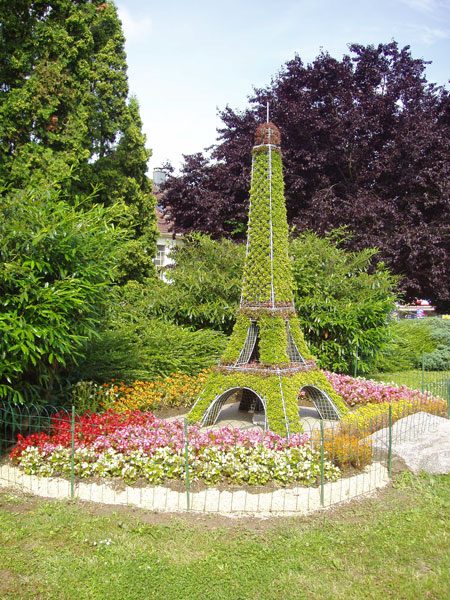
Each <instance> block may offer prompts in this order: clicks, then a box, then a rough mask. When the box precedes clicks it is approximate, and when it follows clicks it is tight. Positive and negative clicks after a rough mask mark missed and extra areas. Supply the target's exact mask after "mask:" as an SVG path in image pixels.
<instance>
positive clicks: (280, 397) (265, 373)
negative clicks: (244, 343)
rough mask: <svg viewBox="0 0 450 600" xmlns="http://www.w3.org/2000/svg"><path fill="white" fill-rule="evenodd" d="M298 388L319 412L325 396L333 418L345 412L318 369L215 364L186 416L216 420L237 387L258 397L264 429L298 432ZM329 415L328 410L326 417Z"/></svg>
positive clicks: (193, 421) (346, 409)
mask: <svg viewBox="0 0 450 600" xmlns="http://www.w3.org/2000/svg"><path fill="white" fill-rule="evenodd" d="M302 388H303V389H304V391H305V392H306V393H307V394H308V395H309V396H310V397H311V399H312V400H313V402H314V404H315V405H316V407H317V408H318V409H319V406H320V411H323V412H324V413H325V405H326V399H327V398H328V399H329V400H331V404H332V405H333V407H334V409H335V410H336V415H334V418H339V416H342V415H344V414H345V413H347V412H348V408H347V406H346V405H345V403H344V401H343V400H342V398H341V397H340V396H339V395H338V394H337V393H336V392H335V391H334V389H333V387H332V385H331V384H330V382H329V381H328V379H327V378H326V377H325V375H324V373H322V371H320V370H319V369H308V370H295V371H288V370H286V371H283V370H281V369H279V370H276V369H273V370H270V369H267V370H262V369H249V370H248V371H243V370H233V369H227V368H221V367H218V368H216V369H214V370H213V371H212V373H211V375H210V376H209V378H208V380H207V382H206V386H205V388H204V390H203V392H202V393H201V395H200V397H199V398H198V400H197V402H196V403H195V404H194V406H193V408H192V410H191V412H190V413H189V416H188V418H189V421H190V422H191V423H197V422H199V423H202V424H204V425H207V424H208V425H210V424H212V423H211V421H215V419H217V416H218V414H219V412H220V409H221V407H222V406H223V404H224V403H225V402H226V400H227V399H228V398H230V397H231V395H232V394H234V393H236V391H237V390H238V389H248V390H251V392H252V393H254V394H255V395H256V396H257V397H258V398H259V399H260V400H261V402H262V404H263V406H264V409H265V414H266V423H267V428H268V429H270V430H271V431H274V432H276V433H279V434H280V435H289V434H291V433H298V432H301V431H302V425H301V423H300V418H299V414H298V394H299V392H300V390H301V389H302ZM320 394H322V395H321V396H320ZM312 396H314V399H315V401H314V399H313V398H312ZM216 411H217V412H216ZM320 411H319V412H320ZM330 417H331V412H330V413H328V416H327V418H330Z"/></svg>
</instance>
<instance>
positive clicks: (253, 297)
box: [189, 122, 347, 435]
mask: <svg viewBox="0 0 450 600" xmlns="http://www.w3.org/2000/svg"><path fill="white" fill-rule="evenodd" d="M255 137H256V139H255V146H254V147H253V151H252V177H251V189H250V212H249V220H248V234H247V250H246V256H245V263H244V275H243V281H242V294H241V302H240V307H239V309H238V314H237V319H236V324H235V326H234V329H233V333H232V335H231V338H230V341H229V343H228V346H227V348H226V350H225V352H224V354H223V356H222V358H221V360H220V363H219V365H218V366H217V367H215V368H214V369H213V371H212V372H211V374H210V376H209V378H208V380H207V382H206V387H205V388H204V390H203V391H202V393H201V395H200V397H199V398H198V400H197V402H196V403H195V405H194V406H193V408H192V410H191V412H190V413H189V420H190V421H191V422H197V421H201V422H202V424H203V425H212V424H213V423H214V422H215V421H216V419H217V417H218V414H219V412H220V409H221V408H222V406H223V404H224V403H225V402H226V401H227V400H228V399H229V398H230V397H231V396H233V395H235V394H237V393H238V392H241V404H240V408H243V409H245V408H247V409H248V408H249V407H250V406H253V407H255V405H257V404H258V405H259V406H260V407H261V408H262V409H263V410H264V412H265V424H266V426H267V428H268V429H271V430H272V431H275V432H277V433H280V434H283V435H286V434H287V435H289V434H290V433H294V432H299V431H301V423H300V419H299V409H298V395H299V393H300V391H302V390H303V391H304V392H305V393H306V394H307V395H308V396H309V397H310V399H311V400H312V401H313V403H314V404H315V405H316V408H317V409H318V411H319V413H320V414H321V416H322V418H327V419H338V418H339V416H340V415H342V414H344V413H345V412H347V408H346V405H345V403H344V401H343V400H342V398H341V397H340V396H339V395H338V394H337V393H336V392H335V391H334V389H333V387H332V385H331V384H330V382H329V381H328V379H327V378H326V376H325V374H324V373H323V372H322V371H320V369H318V367H317V366H316V363H315V362H314V357H313V356H312V354H311V353H310V351H309V349H308V346H307V344H306V342H305V339H304V337H303V333H302V331H301V328H300V325H299V320H298V317H297V315H296V312H295V306H294V294H293V288H294V280H293V275H292V266H291V259H290V256H289V247H288V225H287V218H286V206H285V200H284V182H283V173H282V159H281V151H280V132H279V130H278V128H277V127H276V126H275V125H273V124H272V123H270V122H267V123H264V124H263V125H260V126H259V127H258V128H257V130H256V136H255Z"/></svg>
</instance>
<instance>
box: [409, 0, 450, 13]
mask: <svg viewBox="0 0 450 600" xmlns="http://www.w3.org/2000/svg"><path fill="white" fill-rule="evenodd" d="M400 2H401V3H402V4H406V5H407V6H409V7H410V8H413V9H414V10H418V11H420V12H425V13H434V12H435V11H436V10H437V9H439V8H443V7H445V6H446V5H447V7H448V6H449V2H448V0H400Z"/></svg>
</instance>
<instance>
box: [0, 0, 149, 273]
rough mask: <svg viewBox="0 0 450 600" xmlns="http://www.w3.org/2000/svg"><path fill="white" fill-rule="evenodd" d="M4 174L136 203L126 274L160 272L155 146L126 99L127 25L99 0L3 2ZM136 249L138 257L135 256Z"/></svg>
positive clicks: (0, 149) (0, 116)
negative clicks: (148, 144)
mask: <svg viewBox="0 0 450 600" xmlns="http://www.w3.org/2000/svg"><path fill="white" fill-rule="evenodd" d="M0 53H1V56H2V58H3V60H2V61H1V63H0V177H1V178H2V180H3V181H4V182H5V184H6V186H8V187H9V188H13V189H20V188H23V187H26V186H27V185H30V184H31V185H33V186H35V187H36V186H39V185H40V184H42V183H46V184H47V183H49V182H50V183H53V184H54V185H55V186H57V187H59V188H60V191H61V197H62V198H64V199H65V200H66V201H69V202H72V201H73V200H74V198H75V197H76V196H78V195H84V194H86V193H87V194H90V193H91V192H92V190H96V191H97V194H96V196H95V201H96V202H101V203H102V204H105V205H110V204H113V203H118V202H120V203H124V204H126V205H127V206H128V208H129V210H128V215H129V218H128V227H129V229H130V240H129V241H128V242H127V244H126V245H125V247H124V250H123V258H122V265H121V279H122V280H127V279H137V280H140V279H143V278H144V277H146V276H148V275H150V274H152V272H153V264H152V260H151V259H152V257H153V255H154V251H155V240H156V218H155V211H154V198H153V196H152V195H151V189H150V183H149V181H148V178H147V176H146V167H147V160H148V158H149V156H150V151H149V150H147V149H146V148H145V136H144V135H143V134H142V123H141V120H140V116H139V107H138V104H137V101H136V100H135V99H133V98H131V99H130V100H128V92H129V90H128V82H127V73H126V71H127V65H126V55H125V50H124V36H123V32H122V26H121V23H120V20H119V18H118V15H117V10H116V7H115V6H114V4H112V3H110V2H101V1H100V0H78V1H76V2H74V1H69V0H49V1H43V0H14V1H13V2H9V1H7V0H0ZM130 255H132V260H130Z"/></svg>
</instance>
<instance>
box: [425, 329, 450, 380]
mask: <svg viewBox="0 0 450 600" xmlns="http://www.w3.org/2000/svg"><path fill="white" fill-rule="evenodd" d="M426 322H427V324H428V326H429V328H430V334H431V338H432V340H433V342H434V343H435V344H436V348H435V349H434V350H432V351H431V352H425V354H424V356H423V363H424V367H425V369H426V370H427V371H447V370H450V321H446V320H444V319H438V318H432V319H426Z"/></svg>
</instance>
